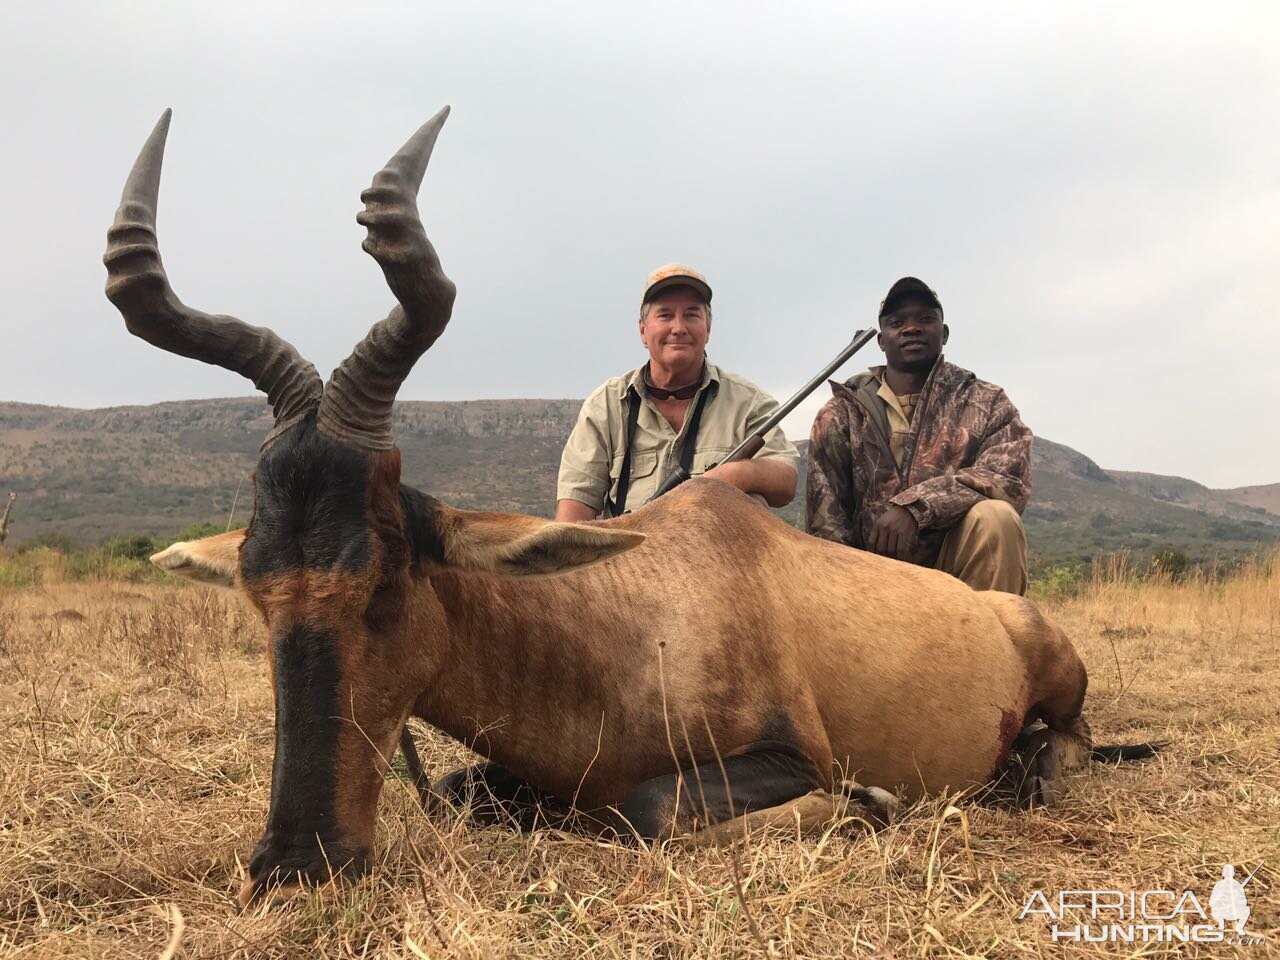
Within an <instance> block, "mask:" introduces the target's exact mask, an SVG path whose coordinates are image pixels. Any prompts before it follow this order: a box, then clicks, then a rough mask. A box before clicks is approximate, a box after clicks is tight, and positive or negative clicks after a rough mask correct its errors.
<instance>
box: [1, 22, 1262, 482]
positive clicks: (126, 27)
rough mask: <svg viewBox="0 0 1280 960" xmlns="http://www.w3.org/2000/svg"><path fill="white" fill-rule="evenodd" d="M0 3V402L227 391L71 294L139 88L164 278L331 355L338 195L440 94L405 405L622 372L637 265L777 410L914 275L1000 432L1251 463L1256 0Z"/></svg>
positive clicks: (362, 323) (1176, 468)
mask: <svg viewBox="0 0 1280 960" xmlns="http://www.w3.org/2000/svg"><path fill="white" fill-rule="evenodd" d="M2 10H3V12H2V13H0V90H3V94H4V95H3V97H2V98H0V131H2V133H3V148H2V149H0V182H2V183H3V184H5V185H6V187H7V192H6V195H5V197H4V200H3V204H4V208H5V217H4V224H5V229H4V230H3V231H2V232H0V298H2V299H0V333H2V334H3V345H2V346H0V356H3V357H4V363H3V366H2V367H0V399H3V400H21V401H30V402H38V403H57V404H65V405H70V406H108V405H115V404H125V403H151V402H156V401H160V400H169V399H182V398H191V397H213V396H231V395H242V394H244V393H246V392H247V390H246V387H247V386H248V385H247V383H246V381H244V380H242V379H240V378H239V377H237V376H236V375H234V374H231V373H227V372H225V371H221V370H218V369H216V368H212V367H208V366H205V365H203V364H199V363H196V362H194V361H190V360H184V359H182V358H179V357H176V356H171V355H167V354H164V353H162V352H160V351H159V350H157V349H155V348H153V347H151V346H149V345H147V344H145V343H143V342H142V341H140V340H137V339H135V338H133V337H131V336H129V335H128V333H127V332H126V330H125V328H124V324H123V322H122V320H121V319H120V316H119V314H118V313H117V312H116V311H115V310H114V308H112V307H111V305H110V304H109V303H108V302H107V301H106V299H105V297H104V296H103V294H102V285H103V281H104V277H105V272H104V269H103V267H102V263H101V255H102V250H103V247H104V238H105V233H106V228H107V226H108V224H109V223H110V221H111V217H112V214H113V212H114V209H115V206H116V203H117V201H118V198H119V191H120V187H121V186H122V185H123V182H124V178H125V175H126V173H127V171H128V169H129V165H130V164H131V163H132V161H133V158H134V156H135V155H136V153H137V150H138V148H139V147H140V146H141V144H142V142H143V140H144V139H145V138H146V135H147V133H148V132H149V131H150V129H151V126H152V125H153V124H154V122H155V120H156V118H157V117H158V116H159V114H160V112H161V110H163V108H165V107H167V106H172V107H173V109H174V119H173V126H172V129H171V131H170V136H169V148H168V153H167V155H166V159H165V170H164V182H163V186H162V190H161V200H160V221H159V233H160V238H161V250H162V251H163V254H164V258H165V263H166V266H167V268H168V271H169V275H170V279H171V280H172V282H173V284H174V287H175V289H176V290H177V291H178V293H179V294H180V295H181V296H182V298H183V299H184V300H185V301H186V302H188V303H189V304H191V305H193V306H197V307H199V308H200V309H203V310H206V311H208V312H220V313H231V314H234V315H236V316H239V317H241V318H242V319H244V320H246V321H247V322H250V323H254V324H265V325H268V326H271V327H273V328H274V329H275V330H276V331H277V332H279V333H280V334H281V335H282V336H284V337H285V338H286V339H288V340H290V341H291V342H293V343H294V344H295V345H296V346H297V347H298V348H299V349H300V350H301V351H302V353H303V354H304V355H306V356H307V357H309V358H310V359H311V360H313V361H314V362H315V364H316V366H317V367H318V368H319V369H320V370H321V371H322V372H327V371H328V370H330V369H332V368H333V367H334V366H335V365H336V364H337V363H338V362H340V361H341V360H342V358H343V357H344V356H345V355H346V354H347V352H348V351H349V350H350V348H351V346H352V345H353V344H354V343H355V341H356V340H357V339H359V337H360V336H361V335H362V334H363V333H364V331H365V330H366V329H367V328H368V326H369V325H370V324H371V323H372V322H373V321H374V320H376V319H378V318H380V317H381V316H383V315H384V314H385V313H386V311H387V309H388V307H389V306H390V303H391V300H390V294H389V292H388V291H387V289H386V287H385V285H384V284H383V281H382V276H381V273H380V272H379V270H378V268H377V265H376V264H375V263H374V262H373V261H372V260H371V259H369V258H368V257H367V256H366V255H365V254H364V253H362V252H361V250H360V241H361V239H362V238H363V235H364V231H363V229H362V228H360V227H359V226H358V225H357V224H356V223H355V214H356V212H357V211H358V210H359V209H360V202H359V193H360V191H361V190H362V189H363V188H364V187H365V186H366V185H367V184H368V182H369V179H370V177H371V176H372V174H373V173H374V171H375V170H376V169H377V168H378V167H379V166H381V164H382V163H383V161H384V160H385V159H386V158H387V157H388V156H389V155H390V154H391V153H392V152H393V151H394V150H395V148H396V147H398V146H399V144H400V143H401V142H402V141H403V140H404V139H405V138H406V137H407V136H408V135H409V134H410V133H411V132H412V131H413V130H414V129H415V128H416V127H417V125H418V124H419V123H421V122H422V121H423V120H425V119H426V118H427V117H428V116H430V115H431V114H433V113H434V112H435V111H436V110H437V109H439V107H440V106H442V105H443V104H445V103H449V104H452V106H453V114H452V116H451V117H450V119H449V122H448V124H446V126H445V129H444V132H443V134H442V135H441V138H440V141H439V143H438V145H437V148H436V154H435V158H434V159H433V160H432V164H431V169H430V170H429V171H428V173H427V178H426V181H425V183H424V184H423V188H422V193H421V200H420V206H421V208H422V212H423V218H424V222H425V223H426V225H427V231H428V233H429V235H430V236H431V238H432V240H433V241H434V242H435V244H436V247H437V249H438V250H439V252H440V256H441V258H442V260H443V263H444V266H445V268H446V270H447V272H448V273H449V274H450V276H451V277H452V278H453V279H454V280H455V281H456V282H457V284H458V288H459V294H458V301H457V306H456V309H455V311H454V317H453V321H452V324H451V326H450V328H449V330H448V332H447V333H446V334H445V336H444V337H443V338H442V339H441V340H440V341H439V342H438V343H437V344H436V346H435V348H434V349H433V350H432V351H431V352H430V353H428V354H427V355H426V356H425V357H424V358H423V360H422V361H421V362H420V363H419V364H418V366H417V369H416V370H415V371H414V373H413V375H412V376H411V377H410V378H409V380H408V381H407V382H406V384H405V386H404V388H403V389H402V390H401V393H400V396H401V397H402V398H404V399H442V400H444V399H469V398H480V397H582V396H585V395H586V394H587V393H588V392H589V391H590V390H591V389H593V388H594V387H595V386H596V385H597V384H598V383H599V382H600V381H602V380H603V379H605V378H606V377H608V376H611V375H614V374H617V373H621V372H623V371H624V370H627V369H629V368H631V367H634V366H638V365H639V364H640V363H641V362H642V361H643V360H644V352H643V347H642V345H641V344H640V341H639V337H638V334H637V333H636V330H635V318H636V313H637V308H638V299H639V295H640V288H641V284H642V280H643V277H644V275H645V273H646V272H647V271H648V270H649V269H650V268H652V267H654V266H656V265H658V264H661V263H664V262H667V261H671V260H683V261H686V262H689V263H692V264H694V265H696V266H697V267H699V268H700V269H701V270H703V271H704V272H705V273H706V274H707V276H708V278H709V280H710V282H711V284H712V286H713V287H714V288H715V301H714V305H715V320H714V324H713V331H712V338H711V345H710V353H711V356H712V358H713V359H714V360H716V361H717V362H718V363H720V364H722V365H724V366H726V367H728V368H729V369H732V370H734V371H736V372H738V373H741V374H743V375H744V376H747V377H749V378H750V379H753V380H755V381H756V382H758V383H760V384H761V385H762V386H764V387H765V388H766V389H769V390H771V391H772V392H774V393H775V394H776V395H778V396H779V398H780V399H781V398H783V397H784V396H785V395H787V394H789V393H791V392H792V391H793V390H794V389H795V388H796V387H798V386H799V385H800V384H801V383H802V382H804V381H805V380H807V379H808V378H809V376H811V375H812V373H814V372H816V370H817V369H819V368H820V367H821V366H822V365H823V364H824V363H825V362H826V361H827V360H828V359H829V358H830V357H831V356H834V354H835V353H836V352H837V351H838V350H839V349H840V347H842V346H843V345H844V344H845V343H847V342H848V340H849V339H850V337H851V336H852V334H853V332H854V330H855V329H856V328H857V327H859V326H862V325H866V324H870V323H873V322H874V319H875V314H876V308H877V305H878V303H879V301H880V299H881V298H882V297H883V295H884V292H885V290H886V289H887V288H888V286H889V285H890V283H891V282H892V281H893V280H895V279H896V278H898V277H899V276H902V275H904V274H913V275H916V276H919V277H922V278H923V279H925V280H926V281H927V282H928V283H930V284H931V285H932V286H933V287H934V288H935V289H937V291H938V292H939V294H940V296H941V298H942V301H943V304H944V306H945V308H946V314H947V320H948V322H949V324H950V327H951V333H952V337H951V345H950V347H949V348H948V351H947V355H948V357H949V358H950V359H951V360H953V361H955V362H957V363H959V364H961V365H962V366H966V367H968V368H970V369H972V370H974V371H975V372H977V373H978V375H979V376H981V377H983V378H985V379H988V380H992V381H994V382H996V383H999V384H1001V385H1002V386H1004V387H1005V388H1006V390H1007V391H1008V392H1009V394H1010V396H1011V397H1012V398H1013V400H1014V402H1015V403H1016V404H1017V405H1018V407H1019V408H1020V409H1021V411H1022V414H1023V417H1024V419H1025V420H1026V421H1027V423H1028V424H1030V425H1031V427H1032V429H1033V430H1035V432H1036V433H1037V434H1040V435H1042V436H1045V437H1048V438H1050V439H1053V440H1057V441H1060V442H1063V443H1067V444H1070V445H1071V446H1073V447H1076V448H1077V449H1079V450H1081V451H1082V452H1084V453H1086V454H1088V455H1090V456H1092V457H1093V458H1094V459H1096V460H1098V461H1099V462H1100V463H1101V464H1103V465H1104V466H1106V467H1112V468H1117V469H1135V470H1150V471H1155V472H1160V473H1174V474H1181V475H1184V476H1189V477H1192V478H1194V479H1197V480H1200V481H1202V482H1205V483H1208V484H1210V485H1213V486H1237V485H1244V484H1251V483H1270V482H1276V481H1280V443H1277V442H1276V441H1277V436H1276V429H1275V426H1274V424H1275V416H1276V411H1277V409H1278V408H1280V380H1278V378H1277V375H1276V364H1277V362H1278V361H1280V349H1278V348H1280V320H1278V319H1277V317H1276V310H1277V305H1278V304H1280V262H1278V261H1280V256H1278V254H1280V239H1278V237H1280V234H1278V227H1277V225H1278V224H1280V123H1278V122H1277V120H1278V118H1280V64H1278V57H1277V50H1278V49H1280V12H1278V11H1280V4H1274V3H1268V2H1258V3H1253V4H1249V3H1215V4H1204V3H1199V4H1175V3H1167V2H1161V3H1132V2H1129V3H1123V4H1118V3H1114V2H1107V3H1080V2H1073V3H1060V4H1048V3H1037V4H1025V3H1008V4H998V5H987V4H980V3H973V2H969V3H964V4H956V3H934V4H908V3H894V4H889V3H883V4H879V5H876V6H875V7H872V6H871V5H866V4H857V5H854V4H847V5H846V4H831V5H829V6H828V5H821V6H818V5H814V6H809V5H806V4H802V3H794V2H792V3H787V4H781V3H776V2H774V3H768V4H755V3H743V2H735V3H721V4H709V3H705V4H686V3H673V4H649V3H636V2H632V3H627V4H625V5H622V4H605V3H591V4H587V3H576V4H565V3H556V2H547V0H543V2H540V3H537V4H527V3H513V4H490V3H476V2H466V3H458V4H445V3H437V2H432V3H405V4H394V5H392V4H378V3H371V2H362V3H353V2H344V3H341V4H331V3H317V2H306V3H301V2H299V3H282V2H271V3H263V2H253V3H242V2H230V0H221V2H218V3H200V4H190V3H181V2H174V0H169V2H165V3H149V2H129V3H124V2H116V3H111V4H105V3H83V4H71V3H60V2H48V0H45V2H41V3H31V4H21V5H19V4H16V3H7V4H4V5H3V8H2ZM879 357H880V355H879V352H878V351H877V350H876V349H875V348H874V346H872V347H870V348H868V349H867V350H865V351H864V352H863V354H862V355H860V356H859V357H857V358H855V360H854V361H853V362H852V363H851V364H850V366H849V367H848V368H847V369H846V371H845V372H844V374H843V375H844V376H847V375H849V374H851V373H853V372H854V371H855V370H856V369H858V368H859V367H861V366H866V365H868V364H870V363H872V362H876V361H878V359H879ZM825 394H826V391H825V389H824V390H823V391H822V392H821V394H820V395H819V396H818V397H817V398H815V399H814V400H813V401H812V402H810V403H809V404H807V405H806V407H805V408H803V410H802V413H801V415H800V416H798V417H793V418H792V421H791V422H790V424H789V426H790V430H789V433H790V434H791V435H792V436H804V435H807V432H808V423H809V421H810V420H811V418H812V413H813V411H814V410H815V409H816V407H817V405H818V403H820V402H821V400H822V399H823V398H824V395H825Z"/></svg>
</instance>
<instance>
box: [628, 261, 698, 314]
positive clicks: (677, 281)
mask: <svg viewBox="0 0 1280 960" xmlns="http://www.w3.org/2000/svg"><path fill="white" fill-rule="evenodd" d="M668 287H693V289H695V290H697V291H698V293H700V294H701V295H702V299H704V300H706V301H707V303H710V302H711V285H710V284H709V283H707V278H706V277H704V276H703V275H702V274H700V273H699V272H698V271H697V270H695V269H693V267H691V266H689V265H688V264H684V263H668V264H666V265H665V266H661V267H658V269H656V270H654V271H653V272H651V273H650V274H649V276H647V277H646V278H645V281H644V296H643V297H641V298H640V304H641V306H643V305H644V304H646V303H648V302H649V301H650V300H652V299H653V298H654V296H655V295H657V294H658V293H660V292H661V291H663V290H666V289H667V288H668Z"/></svg>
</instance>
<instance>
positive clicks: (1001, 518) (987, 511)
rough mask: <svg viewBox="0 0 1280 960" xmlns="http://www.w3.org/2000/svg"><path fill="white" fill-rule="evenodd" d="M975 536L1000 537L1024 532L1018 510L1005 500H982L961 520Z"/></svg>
mask: <svg viewBox="0 0 1280 960" xmlns="http://www.w3.org/2000/svg"><path fill="white" fill-rule="evenodd" d="M961 523H962V525H963V526H964V527H967V528H968V531H967V532H969V533H970V534H971V535H973V536H979V537H1000V536H1007V535H1009V534H1014V535H1017V534H1020V533H1021V532H1022V518H1021V517H1020V516H1018V511H1017V510H1015V509H1013V507H1012V506H1011V505H1009V504H1007V503H1005V502H1004V501H1003V500H981V501H979V502H978V503H975V504H974V505H973V506H972V507H970V508H969V512H968V513H966V514H965V515H964V520H962V521H961Z"/></svg>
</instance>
